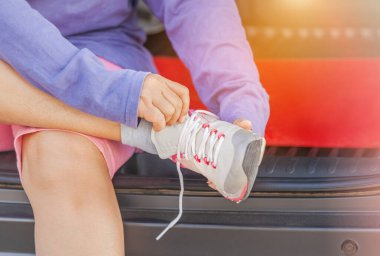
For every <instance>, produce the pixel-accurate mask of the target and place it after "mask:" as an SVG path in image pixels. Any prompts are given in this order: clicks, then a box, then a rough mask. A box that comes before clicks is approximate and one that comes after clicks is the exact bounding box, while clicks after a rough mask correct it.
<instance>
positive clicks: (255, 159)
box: [242, 138, 266, 200]
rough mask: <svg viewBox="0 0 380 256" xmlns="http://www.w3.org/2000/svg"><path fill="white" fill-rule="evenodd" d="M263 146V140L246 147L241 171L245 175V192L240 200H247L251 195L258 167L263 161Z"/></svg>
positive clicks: (264, 143)
mask: <svg viewBox="0 0 380 256" xmlns="http://www.w3.org/2000/svg"><path fill="white" fill-rule="evenodd" d="M265 146H266V141H265V139H264V138H262V139H260V140H255V141H252V142H250V143H249V144H248V146H247V149H246V151H245V155H244V159H243V170H244V172H245V174H246V175H247V190H246V191H245V196H244V197H243V199H242V200H245V199H247V198H248V197H249V195H250V193H251V190H252V187H253V184H254V183H255V180H256V176H257V172H258V169H259V166H260V164H261V161H262V160H263V156H264V151H265Z"/></svg>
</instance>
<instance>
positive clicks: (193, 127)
mask: <svg viewBox="0 0 380 256" xmlns="http://www.w3.org/2000/svg"><path fill="white" fill-rule="evenodd" d="M199 114H205V115H209V116H212V117H216V118H217V116H216V115H214V114H213V113H210V112H208V111H205V110H196V111H194V112H193V113H192V114H191V116H190V118H189V119H188V120H187V121H186V123H185V125H184V127H183V129H182V132H181V135H180V138H179V142H178V148H177V155H176V165H177V172H178V176H179V182H180V186H181V191H180V193H179V211H178V215H177V217H175V218H174V219H173V220H172V221H171V222H170V223H169V225H168V226H167V227H166V228H165V229H164V230H163V231H162V232H161V233H160V234H159V235H158V236H157V237H156V240H160V239H161V237H163V236H164V235H165V234H166V232H168V231H169V229H171V228H172V227H174V226H175V225H176V224H177V223H178V221H179V220H180V219H181V217H182V213H183V193H184V190H185V188H184V182H183V175H182V172H181V163H180V161H181V159H182V158H185V159H187V160H188V159H190V156H189V153H191V154H192V157H194V159H195V160H196V161H197V162H199V163H200V162H201V161H202V159H203V161H204V163H205V164H206V165H209V164H211V165H212V167H213V168H216V164H217V161H218V155H219V152H220V149H221V146H222V143H223V141H224V134H219V135H217V130H215V129H211V128H210V125H209V124H208V123H203V122H202V121H201V117H200V115H199ZM202 128H203V129H204V133H203V137H202V140H201V142H200V144H199V148H198V152H196V148H195V147H196V139H197V134H198V133H199V132H200V131H201V129H202ZM207 142H208V143H207ZM206 146H208V147H207V150H206ZM181 149H183V150H184V151H183V154H182V152H181ZM206 151H207V154H206Z"/></svg>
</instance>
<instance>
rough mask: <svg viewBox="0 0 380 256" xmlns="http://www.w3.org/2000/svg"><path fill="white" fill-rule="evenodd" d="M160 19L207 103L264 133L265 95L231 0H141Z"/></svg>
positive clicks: (210, 106)
mask: <svg viewBox="0 0 380 256" xmlns="http://www.w3.org/2000/svg"><path fill="white" fill-rule="evenodd" d="M145 2H146V3H147V4H148V5H149V7H150V8H151V9H152V11H153V12H154V14H155V15H156V16H157V17H158V18H159V19H160V20H161V21H162V22H163V23H164V25H165V28H166V31H167V33H168V35H169V38H170V40H171V42H172V43H173V46H174V48H175V50H176V51H177V53H178V55H179V56H180V58H181V59H182V60H183V61H184V63H185V65H186V66H187V67H188V68H189V69H190V72H191V74H192V77H193V80H194V84H195V87H196V89H197V91H198V93H199V95H200V97H201V99H202V100H203V102H204V103H205V104H206V106H207V107H208V108H209V109H210V110H211V111H212V112H215V113H218V115H219V116H220V117H221V118H222V119H224V120H226V121H229V122H233V121H234V120H236V119H239V118H245V119H248V120H249V121H251V122H252V125H253V130H254V131H255V132H258V133H260V134H261V135H263V134H264V130H265V125H266V123H267V120H268V116H269V104H268V96H267V94H266V92H265V90H264V89H263V87H262V86H261V84H260V81H259V75H258V71H257V68H256V66H255V64H254V61H253V55H252V51H251V49H250V47H249V44H248V42H247V39H246V36H245V33H244V29H243V27H242V25H241V21H240V17H239V13H238V10H237V8H236V5H235V2H234V1H233V0H216V1H204V0H192V1H181V0H168V1H155V0H145Z"/></svg>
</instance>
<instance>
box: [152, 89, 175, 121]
mask: <svg viewBox="0 0 380 256" xmlns="http://www.w3.org/2000/svg"><path fill="white" fill-rule="evenodd" d="M152 103H153V106H155V107H156V108H158V109H159V110H160V111H161V113H162V114H163V115H164V116H165V121H166V123H167V122H168V121H169V120H170V119H171V118H172V116H173V114H174V113H175V108H174V106H173V105H172V104H171V103H170V102H169V101H168V100H167V99H166V98H165V97H164V96H163V94H162V93H159V95H157V96H156V97H155V98H154V99H153V102H152Z"/></svg>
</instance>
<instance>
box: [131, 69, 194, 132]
mask: <svg viewBox="0 0 380 256" xmlns="http://www.w3.org/2000/svg"><path fill="white" fill-rule="evenodd" d="M189 103H190V96H189V89H187V87H185V86H183V85H181V84H179V83H176V82H173V81H170V80H169V79H166V78H165V77H163V76H160V75H156V74H149V75H148V76H147V77H146V78H145V80H144V84H143V88H142V91H141V95H140V102H139V107H138V116H139V117H141V118H144V119H145V120H146V121H148V122H151V123H153V129H154V130H155V131H160V130H161V129H163V128H165V126H166V125H172V124H174V123H176V122H177V121H179V122H183V121H184V118H185V116H186V114H187V112H188V111H189Z"/></svg>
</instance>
